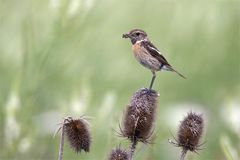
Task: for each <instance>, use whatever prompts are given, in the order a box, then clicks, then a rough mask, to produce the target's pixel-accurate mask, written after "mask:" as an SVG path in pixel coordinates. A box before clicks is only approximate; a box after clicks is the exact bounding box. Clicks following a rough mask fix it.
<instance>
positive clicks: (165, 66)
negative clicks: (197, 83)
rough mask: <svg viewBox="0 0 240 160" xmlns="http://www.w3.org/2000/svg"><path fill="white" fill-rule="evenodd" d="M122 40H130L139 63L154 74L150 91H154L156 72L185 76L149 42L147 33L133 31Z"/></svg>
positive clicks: (124, 35) (137, 30)
mask: <svg viewBox="0 0 240 160" xmlns="http://www.w3.org/2000/svg"><path fill="white" fill-rule="evenodd" d="M122 38H129V39H130V40H131V43H132V51H133V53H134V56H135V58H136V59H137V61H138V62H139V63H140V64H142V65H143V66H144V67H146V68H148V69H150V70H151V72H152V80H151V83H150V86H149V90H151V89H152V86H153V83H154V81H155V78H156V72H157V71H161V70H166V71H172V72H175V73H177V74H178V75H179V76H181V77H182V78H184V79H186V77H185V76H184V75H182V74H181V73H179V72H178V71H177V70H175V69H174V68H173V67H172V66H171V65H170V64H169V62H168V61H167V59H166V58H165V57H164V56H163V55H162V53H161V52H160V51H159V50H158V48H157V47H155V46H154V45H153V43H152V42H151V41H150V40H149V38H148V35H147V33H146V32H145V31H144V30H142V29H133V30H131V31H130V32H129V33H126V34H123V35H122Z"/></svg>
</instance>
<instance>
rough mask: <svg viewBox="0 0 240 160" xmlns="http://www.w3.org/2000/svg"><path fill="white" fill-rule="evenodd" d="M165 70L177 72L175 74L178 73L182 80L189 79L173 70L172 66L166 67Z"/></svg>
mask: <svg viewBox="0 0 240 160" xmlns="http://www.w3.org/2000/svg"><path fill="white" fill-rule="evenodd" d="M163 69H164V70H168V71H172V72H175V73H177V74H178V75H179V76H181V77H182V78H184V79H187V78H186V77H185V76H184V75H182V74H181V73H180V72H178V71H177V70H175V69H173V67H172V66H164V67H163Z"/></svg>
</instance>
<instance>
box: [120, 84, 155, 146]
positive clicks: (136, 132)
mask: <svg viewBox="0 0 240 160" xmlns="http://www.w3.org/2000/svg"><path fill="white" fill-rule="evenodd" d="M158 96H159V93H158V92H156V91H155V90H149V89H146V88H144V89H140V90H138V91H137V92H136V93H134V95H133V97H132V99H131V102H130V104H129V105H128V106H127V109H126V113H125V116H124V119H123V122H122V125H123V128H122V129H121V127H120V129H121V135H122V136H123V137H127V138H128V139H130V140H131V142H132V143H137V142H138V141H141V142H143V143H148V142H149V140H150V138H151V136H152V134H153V131H154V123H155V114H156V108H157V98H158Z"/></svg>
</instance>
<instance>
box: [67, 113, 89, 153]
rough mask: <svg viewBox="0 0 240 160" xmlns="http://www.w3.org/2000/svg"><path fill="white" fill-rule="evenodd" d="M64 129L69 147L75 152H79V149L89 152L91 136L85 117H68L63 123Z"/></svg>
mask: <svg viewBox="0 0 240 160" xmlns="http://www.w3.org/2000/svg"><path fill="white" fill-rule="evenodd" d="M64 130H65V133H66V136H67V139H68V141H69V143H70V145H71V147H72V148H73V149H74V150H75V151H76V152H81V150H84V151H85V152H89V149H90V144H91V136H90V130H89V124H88V121H87V120H86V119H84V118H80V119H72V118H71V117H69V118H68V119H67V120H66V123H64Z"/></svg>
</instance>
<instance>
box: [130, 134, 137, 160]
mask: <svg viewBox="0 0 240 160" xmlns="http://www.w3.org/2000/svg"><path fill="white" fill-rule="evenodd" d="M136 145H137V140H136V138H134V139H133V141H132V145H131V147H130V160H133V155H134V152H135V150H136Z"/></svg>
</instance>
